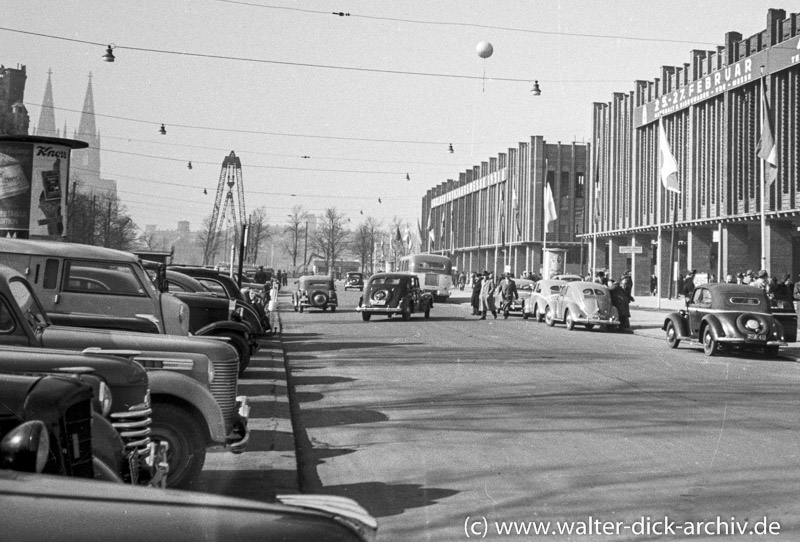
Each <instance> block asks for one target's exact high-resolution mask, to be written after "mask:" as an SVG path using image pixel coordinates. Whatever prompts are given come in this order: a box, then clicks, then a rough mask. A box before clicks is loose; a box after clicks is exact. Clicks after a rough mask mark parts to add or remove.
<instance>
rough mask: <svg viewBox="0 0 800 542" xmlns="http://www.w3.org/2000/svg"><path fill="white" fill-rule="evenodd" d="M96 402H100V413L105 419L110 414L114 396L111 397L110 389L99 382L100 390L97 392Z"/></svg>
mask: <svg viewBox="0 0 800 542" xmlns="http://www.w3.org/2000/svg"><path fill="white" fill-rule="evenodd" d="M97 400H98V401H100V413H101V414H102V415H103V417H104V418H105V417H106V416H108V413H109V412H111V404H112V403H113V402H114V396H113V395H111V389H110V388H109V387H108V384H106V383H105V382H100V389H99V390H98V391H97Z"/></svg>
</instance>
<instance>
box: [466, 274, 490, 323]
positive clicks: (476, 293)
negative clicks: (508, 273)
mask: <svg viewBox="0 0 800 542" xmlns="http://www.w3.org/2000/svg"><path fill="white" fill-rule="evenodd" d="M483 273H484V275H488V274H489V272H488V271H484V272H483ZM482 285H483V277H482V276H481V275H479V274H477V273H472V298H471V299H470V304H471V305H472V316H478V315H479V314H480V313H481V286H482Z"/></svg>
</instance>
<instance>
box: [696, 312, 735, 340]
mask: <svg viewBox="0 0 800 542" xmlns="http://www.w3.org/2000/svg"><path fill="white" fill-rule="evenodd" d="M708 326H711V329H712V330H713V331H714V333H715V334H716V336H717V337H728V336H730V334H729V333H725V326H724V325H723V324H722V322H720V320H719V318H717V315H715V314H706V315H705V316H704V317H703V320H702V321H701V322H700V335H699V336H700V337H702V336H703V331H704V330H705V328H706V327H708Z"/></svg>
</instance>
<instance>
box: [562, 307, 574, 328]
mask: <svg viewBox="0 0 800 542" xmlns="http://www.w3.org/2000/svg"><path fill="white" fill-rule="evenodd" d="M564 324H566V326H567V329H568V330H570V331H572V330H573V329H575V320H573V319H572V314H570V312H569V311H567V312H566V314H564Z"/></svg>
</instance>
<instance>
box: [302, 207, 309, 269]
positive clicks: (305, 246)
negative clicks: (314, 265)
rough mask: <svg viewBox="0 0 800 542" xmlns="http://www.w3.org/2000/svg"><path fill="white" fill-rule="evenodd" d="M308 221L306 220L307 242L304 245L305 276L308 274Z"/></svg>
mask: <svg viewBox="0 0 800 542" xmlns="http://www.w3.org/2000/svg"><path fill="white" fill-rule="evenodd" d="M307 267H308V220H306V240H305V242H304V243H303V274H306V273H307V272H308V269H307Z"/></svg>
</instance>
